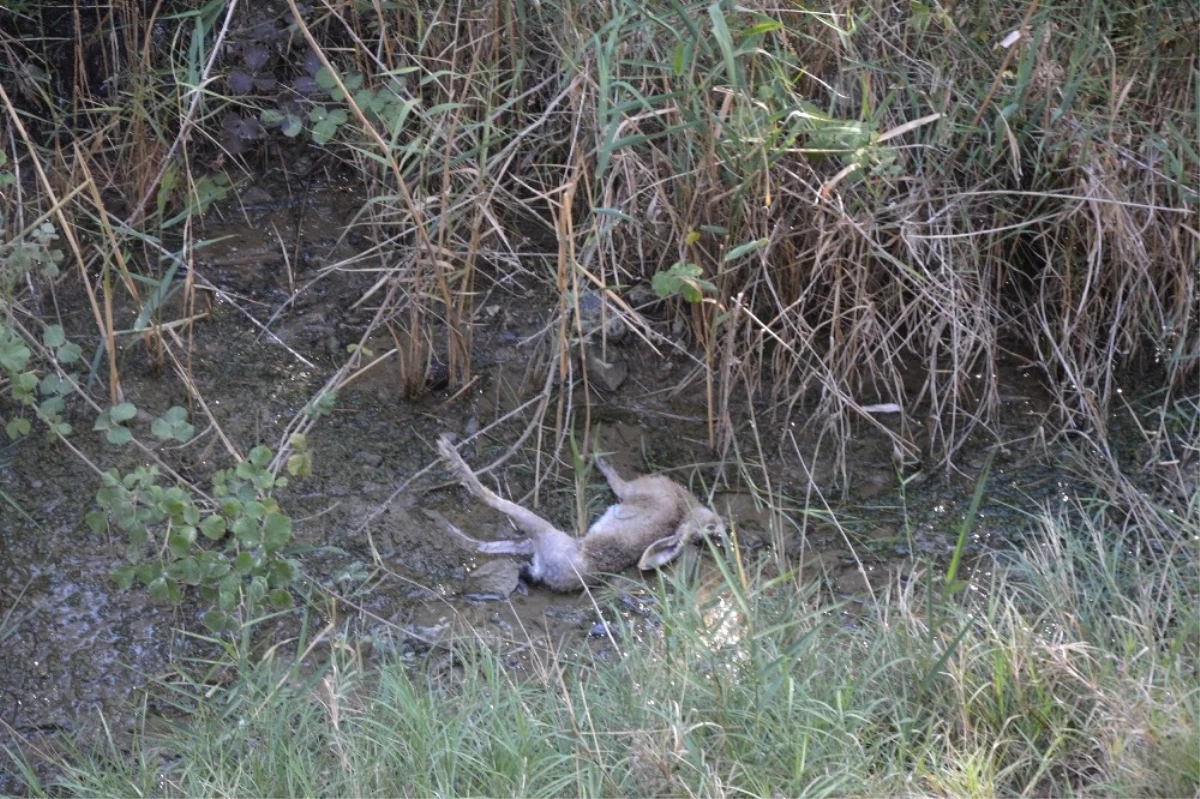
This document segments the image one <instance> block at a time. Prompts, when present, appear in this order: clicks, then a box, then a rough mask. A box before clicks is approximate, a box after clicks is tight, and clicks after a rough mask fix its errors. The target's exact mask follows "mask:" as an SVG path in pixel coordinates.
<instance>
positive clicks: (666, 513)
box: [438, 437, 725, 591]
mask: <svg viewBox="0 0 1200 799" xmlns="http://www.w3.org/2000/svg"><path fill="white" fill-rule="evenodd" d="M438 450H439V452H441V455H442V458H443V459H444V460H445V461H446V463H447V464H448V465H449V466H450V468H451V469H452V470H453V471H454V473H455V475H456V476H457V477H458V479H459V482H461V483H462V484H463V486H464V487H465V488H466V489H467V490H468V491H469V492H471V494H473V495H474V496H475V497H476V498H478V499H480V500H482V501H483V502H484V503H486V504H487V505H488V506H490V507H492V508H495V509H496V510H498V511H500V512H501V513H503V514H505V515H506V516H508V517H509V518H510V519H512V520H513V523H514V524H516V526H517V527H518V528H519V529H521V530H522V531H524V532H525V533H526V534H527V535H528V538H525V539H521V540H517V541H477V540H475V539H474V538H471V537H470V536H467V535H466V534H465V533H463V532H462V531H460V530H457V529H456V528H451V529H452V531H453V532H454V533H455V534H457V535H459V536H461V537H463V538H465V539H466V540H467V541H468V542H469V543H470V545H471V546H473V547H474V549H475V551H477V552H480V553H483V554H492V555H526V556H532V562H531V564H530V566H529V569H528V574H529V577H530V578H531V579H533V580H535V581H537V582H540V583H542V584H544V585H545V586H546V587H547V588H550V589H552V590H554V591H576V590H578V589H580V588H582V587H583V586H584V585H585V584H587V583H591V582H594V581H595V580H596V579H597V577H598V576H599V574H601V573H605V572H619V571H623V570H625V569H627V568H629V567H630V566H632V565H634V564H635V563H636V564H637V565H638V567H639V568H641V569H657V568H659V567H661V566H664V565H666V564H667V563H670V562H671V561H672V560H674V559H675V558H676V557H677V556H678V555H679V552H680V551H681V550H682V549H683V547H684V546H686V545H687V544H689V543H691V542H692V541H694V540H697V539H699V538H701V537H706V536H707V537H712V536H716V537H722V538H723V537H724V535H725V525H724V524H723V523H722V521H721V518H720V517H719V516H717V514H716V513H714V512H713V511H712V510H710V509H709V508H706V507H705V506H703V505H702V504H700V502H699V500H697V499H696V498H695V497H694V496H692V493H691V492H690V491H688V490H687V489H686V488H684V487H683V486H681V485H679V484H678V483H676V482H675V481H673V480H670V479H669V478H666V477H662V476H660V475H656V476H647V477H637V478H634V479H633V480H624V479H622V478H621V476H620V475H618V474H617V472H616V470H614V469H613V467H612V466H610V465H608V464H607V463H605V462H604V461H603V460H600V459H599V458H597V459H596V465H597V466H598V467H599V468H600V471H601V473H603V474H604V477H605V479H606V480H608V484H609V485H610V486H611V487H612V490H613V493H614V494H616V495H617V500H618V503H617V504H616V505H612V506H610V507H609V508H608V510H606V511H605V512H604V514H603V515H602V516H601V517H600V518H599V519H597V520H596V521H595V523H593V524H592V526H591V528H590V529H589V530H588V532H587V535H585V536H583V537H582V538H576V537H574V536H570V535H567V534H566V533H564V532H563V531H561V530H559V529H558V528H556V527H555V526H554V525H552V524H551V523H550V522H548V521H546V520H545V519H543V518H542V517H540V516H538V515H537V514H536V513H534V512H533V511H530V510H526V509H525V508H522V507H521V506H520V505H518V504H516V503H515V502H510V501H509V500H506V499H504V498H502V497H500V496H499V495H497V494H496V493H495V492H493V491H491V490H490V489H488V488H487V487H486V486H484V485H483V483H481V482H479V478H478V477H476V475H475V473H474V472H472V471H471V467H469V466H467V463H466V461H464V460H463V459H462V456H460V455H459V454H458V451H457V450H456V449H455V448H454V445H453V444H451V443H450V441H449V440H448V439H447V438H445V437H442V438H441V439H440V440H439V441H438Z"/></svg>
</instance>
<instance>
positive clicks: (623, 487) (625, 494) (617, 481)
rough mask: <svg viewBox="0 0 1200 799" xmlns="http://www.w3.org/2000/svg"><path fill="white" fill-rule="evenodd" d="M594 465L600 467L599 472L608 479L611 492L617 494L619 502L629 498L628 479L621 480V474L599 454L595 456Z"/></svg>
mask: <svg viewBox="0 0 1200 799" xmlns="http://www.w3.org/2000/svg"><path fill="white" fill-rule="evenodd" d="M596 466H597V468H599V469H600V473H601V474H603V475H604V479H605V480H607V481H608V485H609V487H610V488H612V490H613V493H614V494H616V495H617V499H618V500H620V501H621V502H624V501H625V500H627V499H629V497H630V495H631V494H632V492H631V491H630V490H629V481H627V480H622V479H621V475H619V474H617V470H616V469H614V468H613V467H612V466H610V465H609V463H608V461H606V460H604V459H603V458H601V457H600V456H599V455H597V456H596Z"/></svg>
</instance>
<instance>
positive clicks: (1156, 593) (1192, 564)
mask: <svg viewBox="0 0 1200 799" xmlns="http://www.w3.org/2000/svg"><path fill="white" fill-rule="evenodd" d="M1144 498H1145V499H1148V497H1144ZM1190 507H1191V510H1190V511H1189V513H1188V514H1186V515H1183V516H1180V515H1178V514H1174V515H1173V514H1169V513H1164V514H1162V515H1161V516H1160V517H1159V522H1160V525H1161V527H1160V529H1157V530H1150V529H1146V528H1145V527H1143V526H1141V525H1130V524H1129V521H1128V519H1129V517H1127V516H1126V515H1125V514H1123V513H1121V512H1120V509H1118V508H1113V507H1109V506H1106V505H1105V504H1104V503H1102V502H1101V503H1097V504H1094V505H1088V506H1080V507H1076V508H1074V509H1060V510H1049V509H1047V510H1046V511H1044V512H1043V513H1042V514H1041V515H1040V516H1039V517H1038V518H1037V519H1036V522H1037V524H1038V525H1039V527H1040V528H1041V536H1040V538H1039V542H1038V543H1037V544H1036V545H1034V546H1033V547H1031V548H1030V549H1029V550H1028V551H1026V552H1021V553H1010V554H1007V555H998V556H996V557H995V558H985V559H982V560H980V561H978V562H976V563H975V564H974V576H973V578H972V581H971V589H970V590H968V591H966V592H963V593H960V594H958V595H957V596H958V598H957V599H955V598H954V595H950V596H947V594H946V593H945V592H943V591H942V590H941V589H940V588H939V587H938V583H937V580H934V579H931V577H932V575H930V574H924V575H922V574H919V573H918V574H917V575H916V576H915V577H914V578H913V579H911V580H908V581H906V582H905V581H897V582H894V583H893V584H892V585H891V586H890V587H889V588H888V590H887V591H886V592H885V594H886V595H884V596H881V602H880V604H879V605H877V606H872V608H871V609H870V610H868V611H867V612H865V613H864V612H862V611H861V610H860V611H858V612H855V613H850V612H849V611H850V610H851V609H852V608H851V606H844V607H841V608H839V607H837V606H830V605H829V604H828V603H827V602H826V601H823V600H821V599H820V596H819V592H818V591H816V590H815V589H814V587H813V584H812V583H806V584H805V585H801V584H799V583H798V582H797V581H796V579H795V576H794V575H785V576H783V577H777V578H774V579H767V578H765V576H763V575H757V576H755V577H754V578H753V579H749V580H746V581H745V582H743V580H742V579H741V578H739V577H737V576H735V574H734V573H733V572H732V571H727V572H724V573H723V574H722V575H718V576H716V577H714V578H710V579H708V580H706V581H703V582H702V583H700V584H699V585H694V586H689V585H687V584H686V583H684V582H676V581H668V582H666V583H664V584H663V586H662V590H661V591H660V592H659V593H658V594H657V597H656V601H655V602H654V603H652V606H653V607H655V608H656V609H657V610H656V613H655V614H654V616H653V617H652V619H651V620H649V621H647V620H645V619H643V620H641V621H639V622H637V623H630V624H618V625H615V626H614V627H613V628H612V630H613V632H614V633H615V635H616V637H615V638H614V640H613V641H612V642H610V645H609V646H608V647H606V648H604V650H603V653H602V654H601V655H599V656H596V657H588V656H586V655H585V656H579V655H569V654H566V653H564V652H562V651H551V650H546V649H544V648H543V647H541V646H540V645H538V644H535V643H533V642H532V641H531V642H528V644H529V645H528V647H522V650H523V653H522V654H521V655H519V656H518V657H516V658H512V657H506V656H504V655H501V654H497V653H496V652H494V651H493V650H492V649H490V648H489V647H487V646H483V645H481V644H480V643H479V642H475V641H472V640H470V639H467V638H465V639H461V640H459V641H457V642H455V643H449V644H447V645H446V646H445V647H443V648H439V649H437V650H434V651H432V652H430V653H429V655H428V656H427V657H425V658H423V659H422V661H420V662H416V663H414V662H412V661H410V662H408V663H400V662H396V663H391V664H388V665H385V666H384V667H383V668H382V669H381V670H380V671H378V672H376V671H375V670H374V669H372V671H371V672H370V673H367V672H364V671H362V670H361V667H359V666H355V665H354V664H355V663H357V662H358V661H355V660H353V659H347V658H345V657H344V656H343V655H342V654H341V653H342V652H343V651H344V650H342V649H338V648H335V649H334V651H333V654H332V655H331V656H330V658H329V660H328V661H327V662H326V664H325V665H324V667H323V668H321V669H319V670H317V671H316V672H315V673H314V672H312V671H311V670H307V669H306V670H303V671H302V670H300V669H296V668H294V669H292V670H290V671H289V670H288V669H287V668H286V667H281V666H280V665H279V664H274V665H273V664H271V663H262V664H261V665H260V666H258V667H248V668H245V669H244V670H242V671H240V672H238V673H237V677H236V678H235V680H234V682H233V684H232V685H227V686H226V687H223V688H220V689H214V688H210V687H207V686H204V685H201V684H194V683H193V684H191V687H190V688H185V687H181V686H184V685H187V683H186V682H181V681H174V682H173V684H172V687H171V689H170V691H169V692H168V691H167V690H166V688H165V686H164V687H163V688H160V689H156V691H162V692H163V694H164V696H172V695H173V696H174V697H175V699H174V700H172V701H174V702H176V703H177V704H179V705H180V706H181V707H184V706H186V708H187V710H188V713H189V715H188V716H187V717H186V718H183V719H181V720H180V721H179V723H178V724H177V725H175V726H173V727H171V728H170V729H169V730H168V731H166V732H154V733H151V732H150V731H149V729H147V730H146V731H144V732H143V733H141V734H140V735H138V736H135V739H134V741H133V742H132V744H125V745H122V746H118V744H117V743H115V742H110V743H109V744H108V745H107V748H106V747H104V746H101V747H100V748H98V749H96V750H94V751H92V752H88V753H81V754H77V755H76V756H75V757H73V758H72V760H71V761H70V762H59V763H58V768H59V774H60V777H59V778H58V779H57V780H56V781H55V782H54V783H53V784H40V783H37V782H31V784H30V786H29V787H30V791H31V793H33V794H36V795H45V794H48V793H51V792H53V793H55V794H56V795H63V794H66V795H88V796H118V795H120V796H123V795H128V794H130V793H149V794H164V793H165V794H169V795H179V796H234V795H300V794H302V795H336V796H341V795H362V796H429V795H516V794H520V795H530V796H539V795H547V796H548V795H555V796H562V795H578V796H613V795H647V796H649V795H654V796H677V795H711V796H727V795H747V794H749V795H756V796H771V795H787V796H799V795H822V796H824V795H828V796H847V795H854V796H879V795H888V796H894V795H929V794H934V795H950V796H981V797H982V796H1000V795H1053V796H1058V795H1066V794H1072V795H1074V794H1080V793H1086V794H1095V795H1105V796H1109V795H1135V796H1188V795H1192V794H1194V793H1195V792H1196V791H1197V790H1198V789H1200V755H1198V753H1197V750H1196V747H1195V741H1196V739H1197V735H1200V688H1198V687H1197V686H1198V685H1200V681H1198V677H1200V675H1198V674H1197V670H1196V663H1197V662H1200V661H1198V658H1200V615H1198V614H1200V610H1198V608H1200V596H1198V593H1200V589H1198V586H1200V579H1198V578H1200V575H1198V574H1197V561H1196V558H1195V551H1194V549H1195V541H1196V539H1197V536H1198V535H1200V515H1197V512H1196V511H1197V508H1198V507H1200V505H1198V504H1197V503H1196V501H1195V499H1194V498H1193V501H1192V503H1191V506H1190ZM1148 540H1157V541H1159V542H1160V543H1161V546H1146V545H1145V544H1144V542H1146V541H1148ZM516 664H523V665H516ZM189 691H191V692H194V693H195V694H196V695H197V697H198V695H199V694H200V693H207V694H208V695H209V696H210V697H212V699H211V700H210V701H204V702H194V701H193V700H192V699H187V697H188V695H189ZM123 746H130V747H131V748H130V749H129V751H125V749H124V748H123ZM25 773H27V774H30V775H32V774H34V773H35V772H34V770H33V769H32V768H29V765H28V763H26V765H25ZM31 779H32V777H31Z"/></svg>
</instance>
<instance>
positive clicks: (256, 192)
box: [238, 186, 275, 206]
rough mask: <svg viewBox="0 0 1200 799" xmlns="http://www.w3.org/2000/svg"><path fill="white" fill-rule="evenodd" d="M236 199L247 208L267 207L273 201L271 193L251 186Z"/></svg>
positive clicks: (259, 187)
mask: <svg viewBox="0 0 1200 799" xmlns="http://www.w3.org/2000/svg"><path fill="white" fill-rule="evenodd" d="M238 199H239V200H241V201H242V205H248V206H256V205H267V204H269V203H271V202H274V200H275V198H274V197H272V196H271V193H270V192H269V191H267V190H266V189H264V188H263V187H261V186H251V187H250V188H248V189H246V190H245V191H244V192H242V193H241V194H240V195H239V196H238Z"/></svg>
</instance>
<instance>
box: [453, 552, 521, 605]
mask: <svg viewBox="0 0 1200 799" xmlns="http://www.w3.org/2000/svg"><path fill="white" fill-rule="evenodd" d="M520 577H521V567H520V565H519V564H518V563H517V562H516V561H514V560H511V559H508V558H500V559H497V560H490V561H488V562H487V563H484V564H482V565H481V566H480V567H479V568H477V569H476V570H475V571H473V572H471V573H470V574H469V575H467V580H466V585H465V586H464V588H463V596H464V597H465V598H467V599H470V600H474V601H477V602H496V601H502V600H505V599H508V597H509V596H511V595H512V592H513V591H516V590H517V584H518V583H519V582H520Z"/></svg>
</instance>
